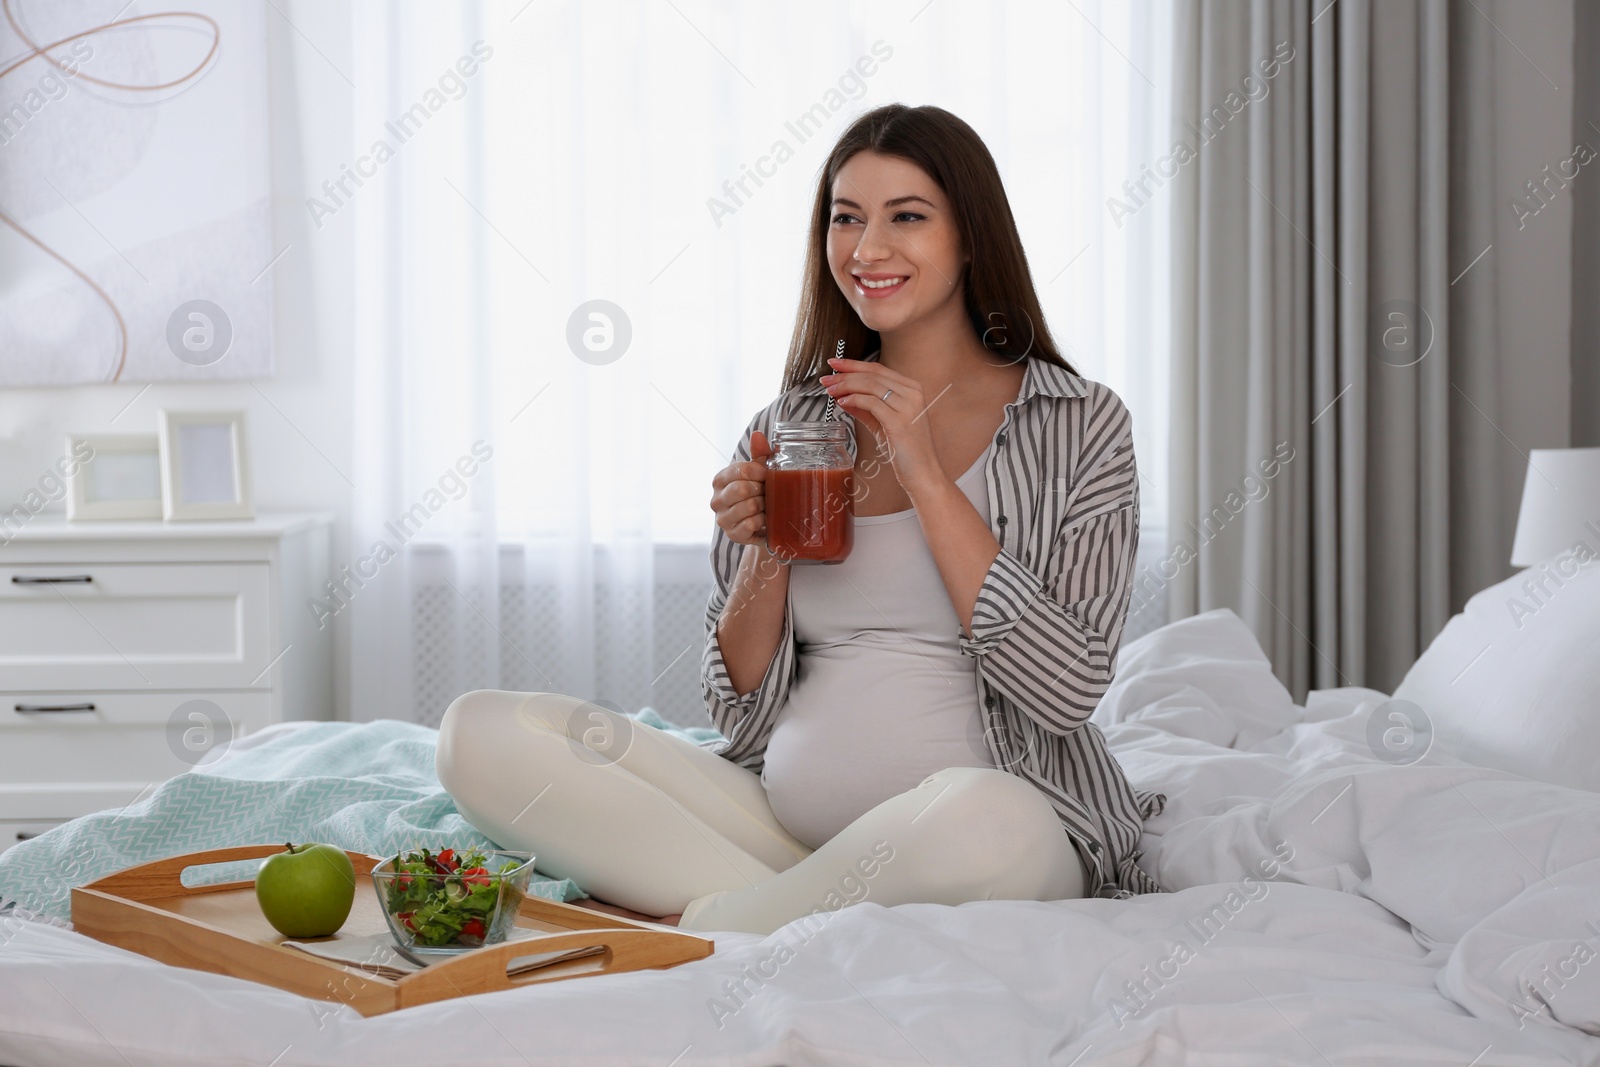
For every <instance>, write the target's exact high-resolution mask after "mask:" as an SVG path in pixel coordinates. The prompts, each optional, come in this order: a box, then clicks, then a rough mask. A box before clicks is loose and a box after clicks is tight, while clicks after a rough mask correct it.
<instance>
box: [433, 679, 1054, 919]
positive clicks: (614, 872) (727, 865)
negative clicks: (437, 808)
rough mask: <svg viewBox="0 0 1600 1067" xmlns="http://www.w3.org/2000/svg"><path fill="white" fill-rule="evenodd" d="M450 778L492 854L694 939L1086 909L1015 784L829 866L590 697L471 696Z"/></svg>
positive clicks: (749, 786)
mask: <svg viewBox="0 0 1600 1067" xmlns="http://www.w3.org/2000/svg"><path fill="white" fill-rule="evenodd" d="M437 769H438V774H439V781H440V783H441V784H442V785H443V786H444V788H445V789H446V790H447V791H448V792H449V793H450V796H451V797H452V799H454V801H455V803H456V807H457V809H458V810H459V811H460V812H461V814H462V815H463V816H464V817H465V818H466V819H467V821H468V822H470V823H471V824H472V825H473V826H475V827H477V828H478V829H479V830H480V831H482V832H483V834H484V835H485V836H486V837H488V838H490V839H491V840H493V841H495V842H498V843H499V844H500V845H501V846H502V847H504V848H509V849H516V850H519V851H522V850H526V851H530V852H533V853H535V855H536V857H537V859H536V861H535V862H536V863H537V865H538V868H539V870H541V871H543V872H544V873H546V874H549V875H552V876H554V877H557V878H571V879H572V880H573V881H575V882H577V883H578V885H580V886H581V887H583V889H584V890H585V891H586V892H588V893H590V894H592V895H593V896H595V897H598V898H599V899H601V900H603V901H606V902H607V903H611V904H616V905H619V906H621V907H624V908H629V909H631V910H633V911H639V912H643V913H645V914H647V915H671V914H675V913H678V912H682V915H683V917H682V919H681V921H680V922H679V926H680V927H681V928H682V929H685V930H738V931H745V932H748V933H757V934H768V933H771V932H773V931H774V930H776V929H778V928H779V927H781V926H783V925H785V924H786V923H789V922H791V921H792V920H794V919H797V918H799V917H800V916H803V915H808V914H811V913H813V912H831V911H835V910H837V909H838V908H840V907H843V906H845V905H847V904H854V903H858V902H860V901H862V900H870V901H872V902H874V903H877V904H881V905H884V906H885V907H892V906H894V905H896V904H913V903H930V904H951V905H954V904H962V903H965V902H967V901H972V900H1064V899H1067V898H1070V897H1081V896H1082V895H1083V893H1084V885H1085V882H1086V877H1085V872H1084V868H1083V865H1082V863H1081V862H1080V860H1079V858H1078V854H1077V851H1076V849H1074V848H1073V846H1072V844H1071V842H1070V840H1069V839H1068V837H1067V834H1066V831H1065V830H1063V829H1062V827H1061V823H1060V821H1059V819H1058V818H1057V817H1056V814H1055V811H1054V810H1053V809H1052V808H1051V807H1050V804H1049V802H1048V801H1047V800H1046V799H1045V798H1044V795H1043V794H1042V793H1040V792H1039V791H1038V790H1037V789H1035V788H1034V787H1033V786H1031V785H1029V784H1028V783H1027V782H1026V781H1024V780H1023V779H1021V778H1018V777H1016V776H1015V775H1013V774H1010V773H1008V772H1006V771H1003V770H996V769H992V768H978V767H951V768H947V769H945V770H942V771H938V772H936V773H934V774H930V775H929V776H928V777H927V778H925V779H923V781H922V783H921V784H920V785H918V786H917V787H916V788H915V789H911V790H908V791H906V792H904V793H900V794H898V795H897V796H892V797H890V798H889V799H888V800H885V801H884V802H883V803H881V804H879V805H878V806H877V807H875V808H873V809H872V810H871V811H868V812H867V813H866V814H864V815H862V816H861V817H860V818H858V819H856V821H855V822H853V823H851V824H850V825H849V826H847V827H845V828H844V829H843V830H841V831H839V833H838V834H837V835H836V836H835V837H833V838H832V839H831V840H829V841H826V842H824V843H823V845H822V846H821V847H820V848H818V849H817V850H816V851H814V852H813V851H812V850H811V849H809V848H807V847H806V846H805V845H803V844H801V843H800V842H799V841H796V840H795V839H794V838H793V837H792V836H790V834H789V832H788V831H787V830H785V829H784V828H783V825H782V824H781V823H779V822H778V820H777V818H776V817H775V816H774V815H773V814H772V809H771V807H769V806H768V804H767V798H766V791H765V790H764V789H763V787H762V785H761V779H760V776H759V775H757V774H755V773H754V772H752V771H749V770H746V769H745V768H743V767H740V766H739V765H738V764H736V763H733V762H730V761H729V760H726V759H723V758H722V757H721V756H719V755H717V754H715V753H714V752H711V751H710V750H709V749H704V748H700V747H698V746H697V745H694V744H692V743H690V742H688V741H685V740H683V739H681V738H678V737H674V736H673V735H671V734H669V733H666V732H664V731H662V730H657V729H655V728H654V727H651V726H646V725H645V724H643V723H640V722H638V721H636V720H634V719H631V718H626V717H624V716H620V715H617V714H615V713H613V712H611V711H608V710H606V709H604V708H601V707H599V706H598V705H595V704H592V703H589V702H588V701H585V700H582V699H580V698H578V697H571V696H563V695H561V694H558V693H509V692H503V691H500V690H494V689H480V690H477V691H475V692H471V693H467V694H465V695H463V696H461V697H458V698H457V699H456V700H455V702H454V703H452V704H451V705H450V708H449V710H447V711H446V712H445V715H444V720H443V721H442V722H441V723H440V726H439V748H438V756H437Z"/></svg>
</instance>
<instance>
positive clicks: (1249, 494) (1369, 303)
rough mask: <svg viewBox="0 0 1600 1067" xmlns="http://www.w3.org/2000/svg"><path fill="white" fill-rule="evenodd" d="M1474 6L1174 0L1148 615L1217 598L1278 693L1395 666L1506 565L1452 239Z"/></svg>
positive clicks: (1486, 129) (1476, 200) (1376, 676)
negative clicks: (1168, 537) (1168, 551)
mask: <svg viewBox="0 0 1600 1067" xmlns="http://www.w3.org/2000/svg"><path fill="white" fill-rule="evenodd" d="M1465 10H1467V11H1468V12H1470V8H1467V9H1465ZM1493 32H1494V30H1493V29H1492V27H1490V26H1489V25H1488V24H1487V23H1486V22H1485V21H1484V20H1483V19H1472V18H1466V17H1462V15H1461V13H1460V11H1458V10H1453V9H1452V8H1451V6H1450V5H1448V4H1446V3H1445V0H1419V2H1416V3H1395V2H1379V3H1373V2H1371V0H1337V2H1333V0H1257V2H1248V0H1238V2H1229V0H1212V2H1206V3H1199V2H1196V3H1187V4H1180V5H1179V9H1178V23H1177V26H1176V28H1175V35H1174V36H1175V41H1176V42H1177V43H1176V46H1175V51H1176V62H1177V65H1176V68H1175V69H1176V87H1175V90H1174V91H1175V94H1176V95H1175V101H1174V116H1175V119H1174V121H1175V126H1176V128H1175V130H1174V134H1173V136H1174V138H1175V140H1176V141H1180V142H1187V143H1188V144H1189V145H1190V146H1192V147H1193V148H1194V149H1195V150H1194V152H1193V154H1192V158H1189V159H1188V160H1187V161H1186V162H1184V163H1183V164H1182V165H1181V166H1180V167H1179V168H1178V170H1179V172H1178V174H1177V175H1176V177H1175V178H1174V179H1173V184H1174V188H1173V190H1172V192H1173V194H1174V195H1175V196H1176V198H1177V199H1176V200H1175V201H1174V263H1173V287H1174V294H1175V306H1174V313H1173V322H1174V327H1173V329H1174V336H1173V366H1172V411H1173V426H1172V435H1171V439H1172V443H1173V449H1172V455H1171V470H1172V481H1171V484H1170V485H1169V486H1167V487H1166V489H1167V492H1168V500H1169V504H1170V507H1171V514H1172V516H1173V521H1172V531H1173V533H1172V537H1173V540H1174V543H1175V544H1177V543H1180V542H1186V543H1187V545H1188V546H1190V547H1191V548H1192V549H1193V554H1192V558H1183V557H1181V556H1180V557H1179V559H1178V560H1177V561H1176V562H1177V563H1178V566H1177V567H1176V576H1175V577H1174V578H1173V579H1172V580H1171V582H1170V583H1169V595H1170V605H1171V608H1170V610H1171V617H1173V618H1182V617H1184V616H1185V615H1188V614H1192V613H1194V612H1197V611H1207V610H1210V609H1212V608H1217V607H1227V608H1231V609H1233V610H1234V611H1235V612H1237V613H1238V614H1239V615H1240V617H1241V618H1243V619H1244V620H1245V621H1246V622H1247V623H1248V624H1249V625H1250V626H1251V628H1252V629H1253V630H1254V631H1255V634H1256V636H1257V637H1258V638H1259V639H1260V642H1261V646H1262V648H1263V649H1264V650H1266V652H1267V654H1268V655H1269V657H1270V658H1271V660H1272V663H1273V667H1274V670H1275V671H1276V673H1277V674H1278V676H1279V678H1281V679H1282V680H1283V682H1284V684H1285V685H1286V686H1287V687H1288V688H1289V689H1290V691H1291V692H1292V693H1293V694H1294V695H1295V698H1296V699H1297V700H1301V701H1303V700H1304V698H1305V694H1306V693H1307V691H1308V690H1310V689H1322V688H1330V687H1333V686H1339V685H1365V686H1370V687H1372V688H1375V689H1381V690H1383V691H1384V692H1392V691H1393V689H1394V687H1395V686H1396V685H1397V684H1398V683H1399V681H1400V679H1401V677H1402V676H1403V675H1404V673H1405V671H1406V670H1407V668H1409V667H1410V665H1411V664H1412V662H1414V661H1415V659H1416V658H1417V656H1418V655H1419V654H1420V653H1421V651H1422V650H1423V648H1425V647H1426V645H1427V643H1428V641H1429V640H1431V639H1432V637H1433V636H1434V634H1436V633H1437V632H1438V631H1439V629H1440V628H1442V627H1443V625H1444V623H1445V622H1446V621H1447V620H1448V618H1449V616H1450V614H1451V612H1452V610H1453V609H1454V608H1456V607H1458V606H1459V605H1460V604H1461V603H1464V601H1465V599H1466V597H1467V596H1468V595H1470V593H1471V592H1473V591H1475V590H1476V589H1479V588H1482V587H1483V586H1484V585H1487V584H1490V582H1492V581H1494V580H1496V579H1497V578H1499V577H1503V576H1504V575H1505V574H1506V573H1508V564H1507V561H1508V559H1509V556H1510V545H1509V543H1505V544H1502V543H1501V542H1502V541H1504V540H1505V535H1504V533H1503V532H1502V531H1499V530H1498V526H1499V521H1498V520H1499V517H1500V515H1501V514H1502V513H1503V508H1502V501H1501V500H1500V499H1499V497H1500V493H1501V490H1500V481H1499V479H1498V478H1497V477H1493V476H1489V477H1486V476H1484V474H1485V472H1486V471H1494V470H1497V467H1496V466H1495V464H1496V463H1497V462H1498V458H1497V456H1496V452H1495V449H1496V441H1495V439H1494V437H1495V433H1496V431H1495V430H1494V428H1493V421H1492V420H1493V419H1494V417H1495V414H1496V413H1495V411H1494V410H1493V392H1492V382H1493V357H1494V353H1495V348H1496V343H1495V331H1496V322H1495V311H1494V300H1493V293H1494V273H1495V272H1494V263H1493V258H1494V257H1492V256H1490V257H1487V258H1486V260H1485V261H1483V262H1477V263H1476V264H1473V263H1471V261H1472V259H1473V257H1474V256H1476V255H1477V254H1478V253H1479V252H1480V251H1482V250H1483V249H1484V247H1485V246H1486V245H1488V244H1489V243H1490V242H1491V241H1492V240H1493V237H1492V234H1490V233H1489V230H1490V229H1492V211H1493V206H1492V205H1493V200H1494V190H1493V187H1492V185H1493V183H1492V169H1493V143H1492V139H1491V138H1492V131H1493V124H1492V122H1491V119H1490V106H1491V104H1492V101H1493V94H1494V91H1495V89H1494V84H1493V82H1492V78H1491V74H1492V68H1491V66H1490V64H1489V63H1488V62H1487V56H1488V49H1489V45H1490V43H1491V42H1490V41H1489V39H1488V35H1490V34H1492V33H1493ZM1469 266H1470V268H1471V269H1466V268H1468V267H1469ZM1464 270H1465V273H1463V271H1464ZM1453 281H1454V284H1452V282H1453ZM1473 406H1476V407H1477V408H1478V409H1480V411H1481V414H1482V415H1483V416H1486V417H1479V416H1478V415H1477V414H1474V412H1473Z"/></svg>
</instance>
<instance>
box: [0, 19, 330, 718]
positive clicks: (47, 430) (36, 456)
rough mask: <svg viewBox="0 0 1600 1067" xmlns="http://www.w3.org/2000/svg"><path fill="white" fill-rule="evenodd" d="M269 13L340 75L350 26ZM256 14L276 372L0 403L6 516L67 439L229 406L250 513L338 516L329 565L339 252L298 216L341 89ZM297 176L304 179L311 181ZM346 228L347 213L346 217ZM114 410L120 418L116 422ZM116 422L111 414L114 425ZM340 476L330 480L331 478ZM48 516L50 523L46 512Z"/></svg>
mask: <svg viewBox="0 0 1600 1067" xmlns="http://www.w3.org/2000/svg"><path fill="white" fill-rule="evenodd" d="M276 6H277V7H278V8H281V9H282V11H283V12H284V13H285V14H286V15H287V16H288V18H290V19H292V20H293V22H294V26H295V27H298V28H299V30H300V31H301V32H303V33H304V34H305V35H306V37H309V38H310V39H311V40H312V41H314V42H315V44H316V47H317V49H320V50H321V51H322V52H324V53H326V54H327V56H328V57H329V59H331V60H332V61H333V62H334V63H336V64H338V65H339V66H340V67H341V68H342V69H343V70H344V72H345V74H347V75H348V73H349V54H350V20H349V15H348V12H347V10H346V9H345V6H344V5H343V4H319V3H317V2H315V0H300V2H292V3H288V4H285V3H284V2H283V0H276ZM273 8H274V5H272V4H269V5H267V16H266V17H267V40H268V53H269V76H270V78H271V86H270V106H271V131H270V134H271V150H272V160H273V164H272V184H273V195H274V212H273V215H274V224H273V230H274V242H273V250H274V252H276V251H279V250H282V249H283V248H284V247H285V246H288V252H287V253H286V254H285V255H284V256H283V258H282V259H280V260H279V261H278V263H277V265H276V266H275V267H274V268H273V270H272V282H273V286H274V304H275V310H274V316H273V329H274V332H275V341H276V348H277V373H276V374H275V376H274V377H273V378H271V379H270V380H262V381H256V382H237V383H224V384H205V385H200V384H193V383H183V384H160V383H157V384H154V385H150V386H148V387H146V386H144V385H139V384H119V385H89V386H74V387H70V388H52V389H9V390H5V391H4V392H3V393H0V507H3V508H4V510H7V511H9V510H10V508H11V507H12V505H13V504H15V503H17V502H18V501H20V500H21V499H22V498H23V495H24V494H25V493H27V492H28V491H29V490H30V489H34V488H35V487H36V486H37V483H38V480H39V478H40V476H41V475H43V474H44V473H45V472H46V471H47V470H49V469H50V468H51V467H52V466H53V465H54V464H55V463H56V461H57V460H58V459H59V458H60V457H61V454H62V439H63V437H64V435H65V434H66V433H67V432H69V431H85V432H106V433H154V432H155V429H156V413H157V412H158V411H159V410H160V409H161V408H162V407H165V406H171V407H174V408H184V407H187V408H223V409H229V408H243V409H245V410H246V411H247V412H248V416H247V417H248V420H249V427H250V441H249V446H250V450H251V453H252V455H251V465H250V466H251V477H252V480H253V482H254V490H255V503H256V509H257V510H258V511H264V510H326V511H332V512H333V513H334V514H335V515H336V516H337V517H338V523H339V525H338V527H337V528H336V530H335V540H334V552H333V557H334V558H335V559H343V558H344V557H345V553H344V551H343V549H342V547H341V546H342V545H343V543H344V541H345V540H346V539H347V538H348V531H349V508H350V487H349V485H348V484H347V483H346V481H345V478H346V477H348V478H352V479H353V478H355V477H356V473H355V472H354V471H353V470H351V463H350V457H351V446H350V429H349V426H350V419H349V398H350V393H351V389H352V388H353V387H354V383H353V382H352V381H351V374H350V361H349V360H348V358H347V354H348V353H349V351H350V333H351V331H350V322H351V318H350V292H351V277H350V266H349V265H350V263H351V241H350V231H349V226H348V218H346V224H345V225H343V226H341V225H340V224H339V220H338V219H337V218H335V219H334V220H332V221H330V222H328V223H327V225H325V226H324V227H323V229H322V230H321V231H320V232H319V231H317V230H315V228H314V227H313V226H312V223H311V220H310V217H309V214H308V213H307V211H306V208H305V198H306V195H307V192H306V190H307V189H308V188H312V187H315V185H317V184H320V183H321V181H322V177H323V176H324V175H326V174H329V173H337V172H338V168H339V164H340V163H341V162H344V161H346V160H347V159H349V158H350V147H351V138H350V96H349V92H350V87H349V86H348V85H347V84H346V83H345V81H344V79H343V78H342V77H341V76H340V74H339V73H336V72H335V71H334V70H333V68H332V67H330V66H329V65H328V63H327V61H325V60H324V59H322V58H321V57H319V56H318V55H317V52H316V51H313V50H312V49H311V48H310V47H309V46H308V45H307V43H306V40H305V39H304V38H302V37H301V36H300V34H299V33H296V32H295V29H294V28H291V26H290V25H289V24H288V23H287V22H286V21H285V19H284V17H283V15H280V14H278V13H277V11H275V10H274V9H273ZM311 175H315V178H314V179H312V178H311V177H309V176H311ZM346 215H347V216H348V213H346ZM124 409H126V410H124ZM119 412H120V414H119ZM341 472H342V473H341ZM49 510H51V511H58V512H59V511H62V510H64V504H62V503H57V504H55V505H53V506H52V507H51V508H50V509H49ZM327 633H328V635H329V637H330V639H334V638H336V639H337V641H336V648H335V662H336V664H337V665H338V671H339V693H340V698H339V701H340V707H339V710H338V714H339V717H341V718H347V717H348V707H347V703H348V702H347V699H346V694H347V692H348V686H347V682H346V656H345V655H344V654H343V653H344V649H345V647H346V644H347V642H346V641H345V639H344V635H343V634H342V633H340V632H339V629H338V628H337V627H331V628H330V629H329V630H328V631H327Z"/></svg>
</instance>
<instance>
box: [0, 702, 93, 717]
mask: <svg viewBox="0 0 1600 1067" xmlns="http://www.w3.org/2000/svg"><path fill="white" fill-rule="evenodd" d="M16 710H17V711H19V712H21V713H22V714H24V715H27V714H30V713H33V712H40V711H93V710H94V705H93V704H18V705H17V707H16Z"/></svg>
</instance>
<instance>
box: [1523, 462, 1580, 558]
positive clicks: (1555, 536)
mask: <svg viewBox="0 0 1600 1067" xmlns="http://www.w3.org/2000/svg"><path fill="white" fill-rule="evenodd" d="M1579 542H1582V543H1584V544H1586V545H1587V546H1588V547H1589V551H1590V552H1591V553H1594V554H1596V555H1600V448H1536V449H1534V450H1533V452H1532V453H1531V454H1530V455H1529V457H1528V480H1527V482H1526V483H1525V484H1524V485H1523V487H1522V514H1521V515H1520V516H1518V518H1517V539H1516V543H1515V544H1514V545H1512V547H1511V565H1512V566H1513V567H1531V566H1533V565H1534V564H1535V563H1538V562H1540V561H1541V560H1544V559H1548V558H1549V557H1551V556H1554V555H1557V554H1558V553H1562V552H1567V551H1570V550H1571V549H1572V548H1574V547H1575V546H1576V545H1577V544H1578V543H1579Z"/></svg>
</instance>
